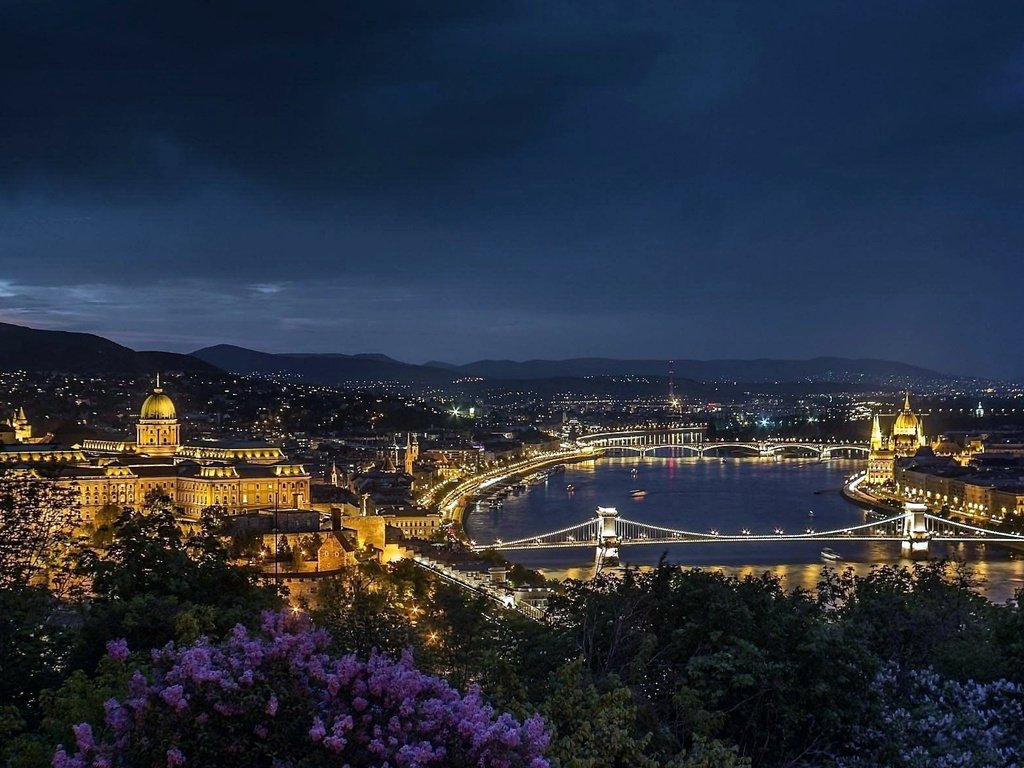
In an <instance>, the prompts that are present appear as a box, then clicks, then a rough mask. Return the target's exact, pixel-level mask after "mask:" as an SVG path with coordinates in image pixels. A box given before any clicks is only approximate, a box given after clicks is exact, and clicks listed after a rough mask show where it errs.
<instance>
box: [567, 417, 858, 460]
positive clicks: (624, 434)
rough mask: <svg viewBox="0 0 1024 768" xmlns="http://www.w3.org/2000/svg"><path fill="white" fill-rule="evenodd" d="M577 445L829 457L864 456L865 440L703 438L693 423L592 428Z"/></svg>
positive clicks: (643, 451) (702, 454)
mask: <svg viewBox="0 0 1024 768" xmlns="http://www.w3.org/2000/svg"><path fill="white" fill-rule="evenodd" d="M576 443H577V444H578V445H581V446H591V447H593V448H600V449H602V450H605V451H609V452H610V451H618V452H621V453H630V454H636V455H638V456H648V455H654V454H656V453H657V452H659V451H661V452H669V451H670V452H672V453H675V454H676V455H682V456H694V457H696V458H700V459H703V458H709V457H719V456H720V457H726V456H735V455H739V456H749V457H751V458H762V459H770V458H781V457H784V456H787V455H789V456H807V455H810V456H815V457H817V458H819V459H830V458H834V457H836V456H849V455H852V454H856V455H858V456H865V457H866V456H867V455H868V453H869V451H870V447H869V446H868V444H867V443H858V442H843V441H838V442H837V441H814V440H750V441H744V440H722V441H706V440H704V427H701V426H693V425H678V426H651V427H642V428H637V429H626V430H614V431H608V432H592V433H590V434H586V435H581V436H580V437H578V438H577V439H576Z"/></svg>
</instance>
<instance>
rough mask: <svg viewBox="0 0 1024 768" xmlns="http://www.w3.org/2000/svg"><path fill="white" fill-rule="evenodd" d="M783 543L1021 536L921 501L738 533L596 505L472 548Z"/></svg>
mask: <svg viewBox="0 0 1024 768" xmlns="http://www.w3.org/2000/svg"><path fill="white" fill-rule="evenodd" d="M785 541H898V542H900V545H901V552H902V554H903V555H904V556H905V557H910V558H912V559H915V560H919V559H925V558H927V557H928V555H929V547H930V544H931V543H932V542H936V543H940V542H989V543H998V542H1002V543H1009V542H1014V543H1018V544H1024V535H1019V534H1012V533H1006V532H1003V531H994V530H989V529H986V528H981V527H979V526H976V525H970V524H969V523H960V522H954V521H952V520H947V519H946V518H943V517H938V516H936V515H933V514H931V513H930V512H929V511H928V507H926V506H925V505H924V504H916V503H909V502H908V503H907V504H906V508H905V510H904V511H902V512H900V513H898V514H895V515H892V516H890V517H886V518H884V519H879V520H872V521H869V522H867V523H863V524H861V525H851V526H846V527H843V528H833V529H830V530H824V531H818V530H815V529H814V528H806V529H805V530H804V531H802V532H797V533H786V532H785V531H784V530H782V529H781V528H776V529H775V530H774V531H773V532H772V533H755V532H752V531H750V530H748V529H744V530H742V531H740V532H739V533H723V532H721V531H719V530H717V529H712V530H710V531H688V530H682V529H675V528H666V527H663V526H657V525H650V524H648V523H643V522H638V521H636V520H627V519H626V518H623V517H620V516H619V512H618V510H617V509H615V508H614V507H598V508H597V512H596V514H595V516H594V517H593V518H591V519H589V520H584V521H582V522H580V523H577V524H576V525H571V526H569V527H567V528H561V529H559V530H557V531H548V532H546V533H539V534H537V535H535V536H527V537H525V538H521V539H515V540H513V541H502V540H501V539H498V540H497V541H495V542H494V543H493V544H475V543H474V544H473V546H472V550H473V551H475V552H480V551H483V550H487V549H494V550H497V551H499V552H502V551H509V550H524V549H558V548H567V547H594V548H595V550H596V562H597V563H598V566H600V564H601V563H603V562H604V561H606V560H607V559H609V558H617V557H618V550H619V547H628V546H637V545H652V544H659V545H664V544H717V543H723V542H743V543H745V544H763V543H768V542H785Z"/></svg>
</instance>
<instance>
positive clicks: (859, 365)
mask: <svg viewBox="0 0 1024 768" xmlns="http://www.w3.org/2000/svg"><path fill="white" fill-rule="evenodd" d="M427 365H428V366H433V367H437V368H438V369H440V370H445V371H449V372H450V373H454V374H457V375H464V376H484V377H487V378H495V379H548V378H559V377H581V376H629V375H633V376H659V377H665V376H667V375H668V362H667V361H666V360H614V359H611V358H604V357H580V358H574V359H570V360H526V361H524V362H516V361H513V360H479V361H477V362H475V363H468V364H466V365H450V364H447V363H436V362H431V363H427ZM674 367H675V375H676V377H677V378H679V379H692V380H694V381H709V382H731V381H735V382H746V383H766V382H767V383H771V382H782V381H816V382H825V381H835V382H851V381H856V380H857V379H859V378H870V379H872V380H883V379H886V378H921V379H933V380H934V379H944V378H948V377H947V376H944V375H943V374H940V373H937V372H935V371H931V370H928V369H927V368H920V367H918V366H914V365H907V364H906V363H896V362H892V361H889V360H873V359H853V360H851V359H847V358H842V357H816V358H812V359H809V360H770V359H767V358H765V359H760V360H676V361H675V366H674Z"/></svg>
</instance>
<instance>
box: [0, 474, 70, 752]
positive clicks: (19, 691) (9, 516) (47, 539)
mask: <svg viewBox="0 0 1024 768" xmlns="http://www.w3.org/2000/svg"><path fill="white" fill-rule="evenodd" d="M77 523H78V495H77V493H76V492H75V490H74V488H73V487H70V486H67V485H64V484H61V483H58V482H57V481H55V480H51V479H46V478H40V477H36V476H33V475H31V474H29V473H23V472H6V473H4V474H3V475H0V709H2V708H4V707H10V709H7V710H6V712H7V716H6V717H0V719H3V720H5V721H6V723H7V726H6V727H7V728H8V729H10V728H12V727H13V725H14V724H15V723H17V722H22V723H25V722H30V721H32V720H33V719H34V718H35V717H36V715H37V714H38V709H37V706H36V705H37V704H38V694H39V692H40V691H41V690H42V689H44V688H46V687H48V686H51V685H54V684H56V683H58V682H59V681H60V678H61V675H62V674H63V672H64V669H65V667H66V664H67V643H68V634H69V631H68V628H67V621H63V620H60V616H59V615H58V610H59V608H60V605H59V603H58V602H57V599H56V596H55V594H54V592H53V591H51V587H53V588H54V589H55V590H56V592H57V593H58V594H67V593H68V588H69V586H70V585H71V583H70V580H69V579H68V578H67V576H68V571H67V570H66V569H63V568H62V565H64V561H65V558H66V556H67V553H68V551H69V549H70V545H71V540H72V535H73V533H74V529H75V526H76V525H77ZM3 740H4V739H0V741H3Z"/></svg>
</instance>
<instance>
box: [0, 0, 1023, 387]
mask: <svg viewBox="0 0 1024 768" xmlns="http://www.w3.org/2000/svg"><path fill="white" fill-rule="evenodd" d="M1022 32H1024V5H1021V4H1020V3H1016V2H995V3H985V4H978V3H972V2H970V1H969V0H956V1H955V2H954V1H952V0H948V1H945V0H937V1H935V2H897V3H892V2H885V3H883V2H865V3H848V4H835V3H820V2H809V1H807V2H786V3H748V2H721V1H718V0H716V1H715V2H711V1H710V0H709V1H708V2H678V3H670V2H639V3H619V4H615V3H608V2H600V1H599V2H579V3H543V2H535V3H509V2H486V1H483V0H481V1H474V2H445V3H421V2H404V3H387V2H367V3H347V2H306V3H299V4H291V5H289V4H281V3H263V2H217V3H209V2H198V1H197V0H193V1H190V2H178V3H173V4H164V5H153V4H150V3H138V2H128V1H127V0H125V1H123V2H111V1H109V0H108V1H106V2H103V1H99V0H97V2H89V3H83V2H75V0H50V1H45V0H6V2H5V1H3V0H0V93H3V94H4V102H3V103H4V106H3V109H2V111H0V319H3V318H6V319H13V320H15V321H17V320H19V319H20V320H23V321H25V322H34V323H37V324H48V325H53V326H60V327H72V326H74V327H81V328H85V329H88V330H96V331H100V332H107V333H110V334H111V335H113V336H115V337H119V338H121V339H124V340H126V341H129V342H130V343H133V344H134V345H136V346H153V345H155V346H167V347H173V348H176V349H182V348H189V347H190V346H198V345H199V344H201V343H207V342H208V341H210V340H211V337H212V336H223V338H224V339H225V340H230V341H234V342H236V343H249V344H253V345H257V346H264V347H271V348H275V349H306V350H309V349H328V348H329V349H337V350H340V351H355V350H379V351H384V352H389V353H393V354H398V355H402V356H405V357H407V358H409V359H426V358H449V359H468V358H471V357H482V356H488V357H495V356H516V355H518V356H523V357H538V356H545V355H548V356H553V355H568V354H575V353H583V352H585V353H587V354H612V355H630V354H643V355H651V356H653V355H663V356H707V357H711V356H740V355H748V356H770V355H779V356H781V355H788V356H800V355H812V354H825V353H835V354H850V355H854V354H857V355H861V354H880V355H881V354H884V355H888V356H892V357H898V358H902V359H906V360H907V361H909V362H921V363H925V364H929V365H933V366H936V367H940V368H947V369H951V370H958V371H968V370H976V371H978V372H981V373H992V374H1015V375H1017V374H1024V366H1021V365H1020V364H1019V363H1017V362H1016V361H1015V359H1013V355H1012V352H1011V350H1013V349H1014V347H1015V346H1016V344H1017V342H1018V341H1019V338H1020V336H1021V331H1022V330H1024V328H1022V326H1024V321H1022V320H1020V318H1019V316H1018V315H1019V313H1017V312H1016V311H1015V309H1014V308H1015V306H1016V304H1017V301H1018V300H1017V296H1016V288H1015V286H1016V285H1019V282H1020V280H1021V279H1022V278H1024V266H1022V264H1021V259H1020V256H1021V253H1022V250H1024V216H1021V212H1022V208H1024V135H1022V134H1024V34H1022ZM253 312H258V313H259V317H260V318H261V321H262V323H263V326H262V327H261V329H260V331H259V332H258V333H257V332H254V331H253V330H252V324H251V322H249V320H248V318H250V317H251V315H252V313H253ZM193 342H195V343H194V344H193Z"/></svg>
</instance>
